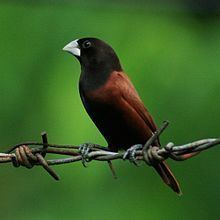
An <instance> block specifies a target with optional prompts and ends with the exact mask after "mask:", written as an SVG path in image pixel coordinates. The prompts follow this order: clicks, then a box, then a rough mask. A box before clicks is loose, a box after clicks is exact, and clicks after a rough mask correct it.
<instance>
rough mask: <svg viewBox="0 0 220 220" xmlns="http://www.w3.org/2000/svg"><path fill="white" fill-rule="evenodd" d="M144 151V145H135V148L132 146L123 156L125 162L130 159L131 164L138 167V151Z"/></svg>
mask: <svg viewBox="0 0 220 220" xmlns="http://www.w3.org/2000/svg"><path fill="white" fill-rule="evenodd" d="M142 149H143V145H142V144H135V145H133V146H131V147H130V148H129V149H128V150H127V151H126V152H125V154H124V156H123V160H126V159H128V160H129V161H130V162H131V163H133V164H134V165H136V166H137V165H138V163H137V159H136V157H135V155H136V151H137V150H142Z"/></svg>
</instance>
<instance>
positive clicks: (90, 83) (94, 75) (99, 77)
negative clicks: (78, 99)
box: [79, 56, 122, 91]
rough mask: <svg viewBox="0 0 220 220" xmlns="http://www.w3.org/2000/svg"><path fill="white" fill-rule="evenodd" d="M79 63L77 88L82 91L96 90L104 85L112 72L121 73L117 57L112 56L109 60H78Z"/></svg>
mask: <svg viewBox="0 0 220 220" xmlns="http://www.w3.org/2000/svg"><path fill="white" fill-rule="evenodd" d="M102 58H103V57H102ZM80 63H81V75H80V81H79V86H80V89H82V90H83V91H92V90H96V89H98V88H99V87H101V86H103V85H104V84H105V83H106V81H107V80H108V78H109V76H110V75H111V73H112V72H113V71H122V67H121V64H120V62H119V59H118V57H117V56H113V57H111V59H105V58H103V59H101V60H97V59H93V60H91V59H90V60H83V61H82V60H80Z"/></svg>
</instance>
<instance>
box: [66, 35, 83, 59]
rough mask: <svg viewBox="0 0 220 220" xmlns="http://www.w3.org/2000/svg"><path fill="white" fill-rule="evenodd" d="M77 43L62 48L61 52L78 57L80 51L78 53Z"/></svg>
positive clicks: (73, 42)
mask: <svg viewBox="0 0 220 220" xmlns="http://www.w3.org/2000/svg"><path fill="white" fill-rule="evenodd" d="M77 41H78V39H77V40H74V41H71V42H70V43H68V44H67V45H66V46H65V47H64V48H63V50H64V51H67V52H69V53H71V54H73V55H74V56H78V57H80V54H81V53H80V52H81V51H80V47H79V44H78V42H77Z"/></svg>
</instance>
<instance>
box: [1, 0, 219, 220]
mask: <svg viewBox="0 0 220 220" xmlns="http://www.w3.org/2000/svg"><path fill="white" fill-rule="evenodd" d="M218 9H219V4H218V2H217V1H202V0H200V1H199V0H197V1H190V0H185V1H171V0H170V1H168V0H167V1H139V2H138V1H112V2H111V3H110V2H108V1H93V2H92V1H91V2H90V3H88V2H86V1H76V2H74V1H67V0H66V1H24V0H23V1H19V2H18V1H1V2H0V28H1V29H0V30H1V32H0V51H1V59H0V73H1V80H0V103H1V107H0V129H1V133H0V139H1V143H0V145H1V152H3V151H4V150H6V148H7V147H6V146H10V145H13V144H15V143H18V142H22V141H27V140H40V132H41V131H44V130H46V131H47V132H48V134H49V141H50V142H52V143H69V144H70V143H72V144H80V143H84V142H88V141H89V142H95V143H99V144H102V145H105V144H106V142H105V140H104V139H103V137H102V136H101V134H100V133H99V132H98V130H97V129H96V127H95V126H94V124H93V123H92V121H91V120H90V119H89V117H88V116H87V114H86V112H85V110H84V108H83V106H82V104H81V101H80V98H79V94H78V79H79V72H80V65H79V63H78V62H77V60H76V59H74V58H73V57H72V56H70V55H68V54H66V53H64V52H62V50H61V49H62V48H63V46H64V45H65V44H66V43H68V42H69V41H71V40H73V39H76V38H80V37H85V36H94V37H98V38H101V39H103V40H105V41H107V42H108V43H109V44H111V45H112V46H113V48H114V49H115V50H116V52H117V53H118V55H119V57H120V59H121V62H122V64H123V67H124V69H125V71H126V72H127V73H128V75H129V76H130V78H131V79H132V81H133V83H134V84H135V86H136V88H137V90H138V91H139V93H140V95H141V97H142V98H143V101H144V102H145V104H146V105H147V106H148V108H149V110H150V112H151V113H152V115H153V116H154V118H155V121H156V122H157V124H158V125H160V124H161V123H162V121H163V120H165V119H168V120H169V121H170V122H171V125H170V127H169V128H168V129H167V130H166V132H165V133H164V135H163V136H162V143H163V144H165V143H167V142H168V141H173V142H174V143H176V144H182V143H186V142H190V141H193V140H196V139H202V138H207V137H219V135H220V126H219V110H220V102H219V95H220V94H219V85H220V20H219V10H218ZM219 155H220V151H219V149H218V147H216V148H215V149H211V150H209V151H207V152H205V153H202V154H201V155H199V156H198V157H196V158H193V159H191V160H188V161H185V162H173V161H170V162H169V164H170V166H171V167H172V170H173V172H174V173H175V174H176V176H177V178H178V179H179V181H180V183H181V187H182V191H183V196H182V197H178V196H177V195H176V194H174V193H173V192H172V191H171V190H170V189H169V188H168V187H166V186H165V185H164V184H163V183H162V181H161V180H160V178H159V177H158V176H157V175H156V173H155V172H154V171H153V170H152V169H151V168H149V167H147V166H145V165H142V166H140V167H138V168H137V167H135V166H133V165H131V164H130V163H128V162H122V161H118V162H114V164H115V168H116V170H117V174H118V176H119V179H118V180H114V179H113V178H112V176H111V173H110V172H109V169H108V166H107V165H105V164H104V163H99V162H94V163H91V164H89V167H88V168H86V169H85V168H83V167H82V165H81V164H80V163H75V164H68V165H62V166H57V167H55V169H56V171H57V172H58V173H59V174H60V176H61V181H59V182H55V181H54V180H53V179H52V178H51V177H50V176H49V175H48V174H46V172H45V171H44V170H43V169H42V168H40V167H36V168H34V169H32V170H31V171H30V170H27V169H25V168H23V169H22V168H20V169H14V168H13V167H12V165H11V164H2V165H1V172H0V173H1V175H0V183H1V185H0V186H1V187H0V195H1V202H0V207H1V219H19V220H20V219H21V220H26V219H33V220H38V219H45V220H47V219H48V220H50V219H53V220H56V219H82V220H84V219H219V218H220V214H219V200H220V190H219V187H220V172H219V165H218V160H219Z"/></svg>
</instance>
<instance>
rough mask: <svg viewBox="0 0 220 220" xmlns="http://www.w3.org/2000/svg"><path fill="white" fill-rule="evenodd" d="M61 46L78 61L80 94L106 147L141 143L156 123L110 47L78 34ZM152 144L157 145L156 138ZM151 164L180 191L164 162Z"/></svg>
mask: <svg viewBox="0 0 220 220" xmlns="http://www.w3.org/2000/svg"><path fill="white" fill-rule="evenodd" d="M63 50H64V51H67V52H69V53H71V54H72V55H74V56H75V57H76V58H77V59H78V60H79V62H80V64H81V75H80V80H79V92H80V97H81V99H82V102H83V105H84V107H85V109H86V111H87V113H88V114H89V116H90V117H91V119H92V120H93V122H94V123H95V125H96V126H97V128H98V129H99V131H100V132H101V133H102V135H103V136H104V137H105V139H106V141H107V142H108V148H109V149H110V150H111V151H118V150H121V149H124V150H128V149H129V148H130V147H131V146H133V145H136V144H142V145H143V144H145V143H146V141H147V140H148V139H149V138H150V137H151V136H152V134H153V133H154V132H155V131H156V129H157V128H156V125H155V123H154V121H153V118H152V117H151V115H150V113H149V112H148V110H147V109H146V108H145V106H144V104H143V102H142V100H141V99H140V97H139V95H138V93H137V91H136V90H135V88H134V86H133V84H132V83H131V81H130V80H129V78H128V76H127V75H126V74H125V73H124V71H123V69H122V66H121V64H120V61H119V58H118V56H117V55H116V53H115V51H114V50H113V49H112V47H111V46H109V45H108V44H107V43H105V42H104V41H102V40H99V39H97V38H82V39H77V40H74V41H72V42H70V43H69V44H67V45H66V46H65V47H64V48H63ZM154 144H155V145H157V146H159V145H160V143H159V140H157V141H156V142H155V143H154ZM153 167H154V168H155V169H156V171H157V172H158V174H159V175H160V176H161V177H162V179H163V181H164V182H165V183H166V184H167V185H168V186H170V187H171V188H172V189H173V190H174V191H175V192H177V193H180V192H181V191H180V187H179V184H178V182H177V180H176V179H175V177H174V175H173V174H172V172H171V171H170V169H169V167H168V166H167V164H166V163H165V162H158V163H157V164H154V165H153Z"/></svg>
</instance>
